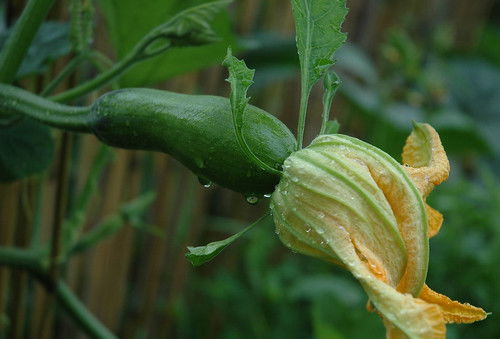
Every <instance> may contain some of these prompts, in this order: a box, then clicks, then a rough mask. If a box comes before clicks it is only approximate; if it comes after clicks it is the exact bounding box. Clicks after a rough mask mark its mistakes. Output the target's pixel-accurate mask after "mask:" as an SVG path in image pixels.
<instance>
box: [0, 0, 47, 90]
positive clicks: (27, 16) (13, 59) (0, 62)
mask: <svg viewBox="0 0 500 339" xmlns="http://www.w3.org/2000/svg"><path fill="white" fill-rule="evenodd" d="M53 3H54V0H29V1H28V4H27V5H26V7H25V8H24V10H23V12H22V14H21V16H20V17H19V19H18V20H17V22H16V24H15V26H14V30H13V31H12V33H11V34H10V35H9V37H8V39H7V41H6V42H5V45H4V47H3V49H2V51H1V52H0V82H3V83H9V84H10V83H12V82H13V81H14V79H15V78H16V74H17V71H18V70H19V67H20V66H21V63H22V61H23V60H24V57H25V56H26V53H27V52H28V48H29V46H30V45H31V41H32V40H33V38H34V36H35V34H36V32H37V31H38V28H39V27H40V25H41V24H42V21H43V20H44V19H45V17H46V16H47V13H48V12H49V10H50V8H51V7H52V4H53Z"/></svg>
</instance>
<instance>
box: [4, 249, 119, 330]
mask: <svg viewBox="0 0 500 339" xmlns="http://www.w3.org/2000/svg"><path fill="white" fill-rule="evenodd" d="M0 266H9V267H12V268H17V269H21V270H25V271H28V272H29V273H30V274H31V275H32V276H33V277H35V278H36V279H38V280H39V281H40V282H41V283H42V284H43V285H44V286H45V288H46V289H47V290H48V291H51V292H53V293H54V295H55V296H56V299H57V302H58V303H59V305H60V306H61V307H62V308H63V310H64V313H66V314H67V315H68V316H70V317H71V318H72V319H73V320H74V321H75V322H76V323H78V325H79V326H80V327H81V328H82V329H83V330H84V331H85V333H86V334H87V335H88V336H89V337H91V338H102V339H108V338H109V339H111V338H116V337H115V336H114V335H113V333H111V332H110V331H109V330H108V329H107V328H106V327H105V326H104V325H103V324H102V323H100V322H99V320H97V319H96V318H95V317H94V316H93V315H92V313H90V312H89V310H88V309H87V308H86V307H85V305H83V304H82V302H81V301H80V300H79V299H78V298H77V297H76V296H75V294H74V293H73V292H72V291H71V289H70V288H69V287H68V286H67V285H66V284H65V283H64V282H62V281H60V282H58V283H57V284H56V283H54V282H53V281H52V280H51V279H50V277H49V275H48V273H47V271H46V269H45V268H44V267H43V266H42V264H41V261H40V255H39V253H38V252H35V251H32V250H23V249H18V248H6V247H0Z"/></svg>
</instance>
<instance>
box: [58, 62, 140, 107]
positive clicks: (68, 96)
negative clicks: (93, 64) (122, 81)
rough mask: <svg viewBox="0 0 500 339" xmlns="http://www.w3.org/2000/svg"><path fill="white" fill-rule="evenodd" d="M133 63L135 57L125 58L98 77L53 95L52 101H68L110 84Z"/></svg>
mask: <svg viewBox="0 0 500 339" xmlns="http://www.w3.org/2000/svg"><path fill="white" fill-rule="evenodd" d="M133 64H134V60H133V59H132V60H131V59H129V58H125V59H124V60H122V61H120V62H119V63H117V64H115V65H114V66H113V67H112V68H111V69H109V70H107V71H105V72H104V73H101V74H99V75H98V76H97V77H95V78H93V79H92V80H89V81H87V82H84V83H83V84H81V85H79V86H76V87H74V88H72V89H70V90H67V91H65V92H62V93H60V94H56V95H53V96H51V97H50V98H49V99H50V100H52V101H57V102H68V101H70V100H73V99H75V98H78V97H81V96H83V95H85V94H87V93H90V92H92V91H95V90H97V89H99V88H101V87H103V86H105V85H107V84H109V83H110V82H112V81H113V79H115V78H117V77H118V76H119V75H121V74H122V73H123V72H125V71H126V70H127V69H128V68H129V67H130V66H132V65H133Z"/></svg>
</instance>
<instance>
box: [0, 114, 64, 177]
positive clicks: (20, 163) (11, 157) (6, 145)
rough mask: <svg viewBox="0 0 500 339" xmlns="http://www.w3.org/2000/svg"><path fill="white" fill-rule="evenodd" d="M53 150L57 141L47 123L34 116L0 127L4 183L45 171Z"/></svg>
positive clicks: (0, 157) (0, 166)
mask: <svg viewBox="0 0 500 339" xmlns="http://www.w3.org/2000/svg"><path fill="white" fill-rule="evenodd" d="M53 153H54V140H53V138H52V134H51V132H50V129H49V128H48V127H47V126H45V125H42V124H41V123H39V122H36V121H34V120H31V119H22V120H20V121H17V122H13V123H12V124H11V125H9V126H0V182H2V181H3V182H5V181H14V180H18V179H22V178H24V177H27V176H30V175H33V174H35V173H39V172H41V171H43V170H45V169H46V168H47V167H48V166H49V165H50V163H51V162H52V155H53Z"/></svg>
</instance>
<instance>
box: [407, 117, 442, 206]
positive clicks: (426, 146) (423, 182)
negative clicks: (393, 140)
mask: <svg viewBox="0 0 500 339" xmlns="http://www.w3.org/2000/svg"><path fill="white" fill-rule="evenodd" d="M402 158H403V168H404V169H405V171H406V172H407V173H408V175H409V176H410V178H411V179H412V181H413V183H414V184H415V186H417V188H418V190H419V191H420V193H421V194H422V197H423V198H426V197H427V196H428V195H429V193H430V192H431V191H432V189H433V188H434V186H437V185H439V184H440V183H442V182H443V181H445V180H446V179H447V178H448V175H449V173H450V163H449V161H448V157H447V156H446V152H445V151H444V148H443V145H442V144H441V139H440V138H439V134H438V133H437V132H436V130H435V129H434V128H432V126H431V125H429V124H420V123H414V124H413V131H412V132H411V134H410V135H409V136H408V138H407V139H406V144H405V146H404V148H403V154H402Z"/></svg>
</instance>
